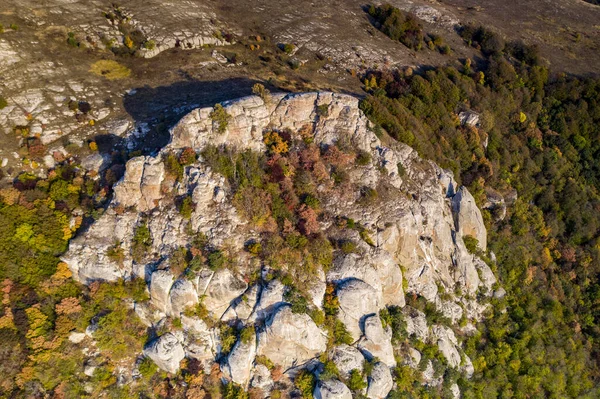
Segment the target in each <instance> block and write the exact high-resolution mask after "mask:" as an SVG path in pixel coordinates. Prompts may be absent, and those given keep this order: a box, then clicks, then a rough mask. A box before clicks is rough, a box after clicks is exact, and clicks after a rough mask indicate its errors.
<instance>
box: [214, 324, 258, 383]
mask: <svg viewBox="0 0 600 399" xmlns="http://www.w3.org/2000/svg"><path fill="white" fill-rule="evenodd" d="M255 357H256V334H252V338H251V339H250V341H248V342H243V341H242V340H241V339H239V340H238V341H237V342H236V344H235V346H234V347H233V349H232V350H231V353H229V356H227V363H226V364H225V365H224V366H223V367H222V370H223V373H224V374H225V375H226V376H227V377H228V378H229V379H231V380H232V381H233V382H235V383H236V384H239V385H241V386H243V387H246V386H247V385H248V382H249V381H250V372H251V371H252V363H253V362H254V358H255Z"/></svg>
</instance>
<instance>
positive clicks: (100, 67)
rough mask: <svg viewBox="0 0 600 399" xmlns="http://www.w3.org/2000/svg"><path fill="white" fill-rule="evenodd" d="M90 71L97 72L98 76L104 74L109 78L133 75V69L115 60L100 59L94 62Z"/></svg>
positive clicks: (114, 78)
mask: <svg viewBox="0 0 600 399" xmlns="http://www.w3.org/2000/svg"><path fill="white" fill-rule="evenodd" d="M90 72H92V73H95V74H96V75H98V76H104V77H105V78H106V79H108V80H117V79H124V78H128V77H129V75H131V69H129V68H127V67H126V66H125V65H121V64H119V63H118V62H117V61H113V60H100V61H96V62H94V63H93V64H92V67H91V68H90Z"/></svg>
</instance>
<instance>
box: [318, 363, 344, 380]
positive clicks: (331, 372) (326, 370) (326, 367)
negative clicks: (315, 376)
mask: <svg viewBox="0 0 600 399" xmlns="http://www.w3.org/2000/svg"><path fill="white" fill-rule="evenodd" d="M339 376H340V372H339V370H338V368H337V366H336V365H335V363H334V362H333V360H331V359H327V360H325V362H324V363H323V372H322V373H321V375H320V376H319V379H321V380H332V379H334V378H339Z"/></svg>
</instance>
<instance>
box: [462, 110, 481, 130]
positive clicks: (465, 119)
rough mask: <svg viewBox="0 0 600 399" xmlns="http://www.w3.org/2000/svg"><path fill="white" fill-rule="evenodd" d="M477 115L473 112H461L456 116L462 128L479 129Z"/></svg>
mask: <svg viewBox="0 0 600 399" xmlns="http://www.w3.org/2000/svg"><path fill="white" fill-rule="evenodd" d="M479 118H480V116H479V114H478V113H476V112H473V111H463V112H461V113H460V114H458V119H459V120H460V124H461V125H463V126H471V127H479Z"/></svg>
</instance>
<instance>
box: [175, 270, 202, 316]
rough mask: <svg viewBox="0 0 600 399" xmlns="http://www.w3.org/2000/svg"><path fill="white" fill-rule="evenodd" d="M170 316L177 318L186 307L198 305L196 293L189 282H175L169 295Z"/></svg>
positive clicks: (183, 280)
mask: <svg viewBox="0 0 600 399" xmlns="http://www.w3.org/2000/svg"><path fill="white" fill-rule="evenodd" d="M169 300H170V303H171V314H172V315H174V316H175V317H179V316H180V314H181V313H183V312H184V311H185V310H186V309H187V308H188V307H192V306H195V305H197V304H198V293H197V292H196V287H194V284H192V282H191V281H189V280H185V279H179V280H177V281H175V283H174V284H173V286H172V287H171V292H170V293H169Z"/></svg>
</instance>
